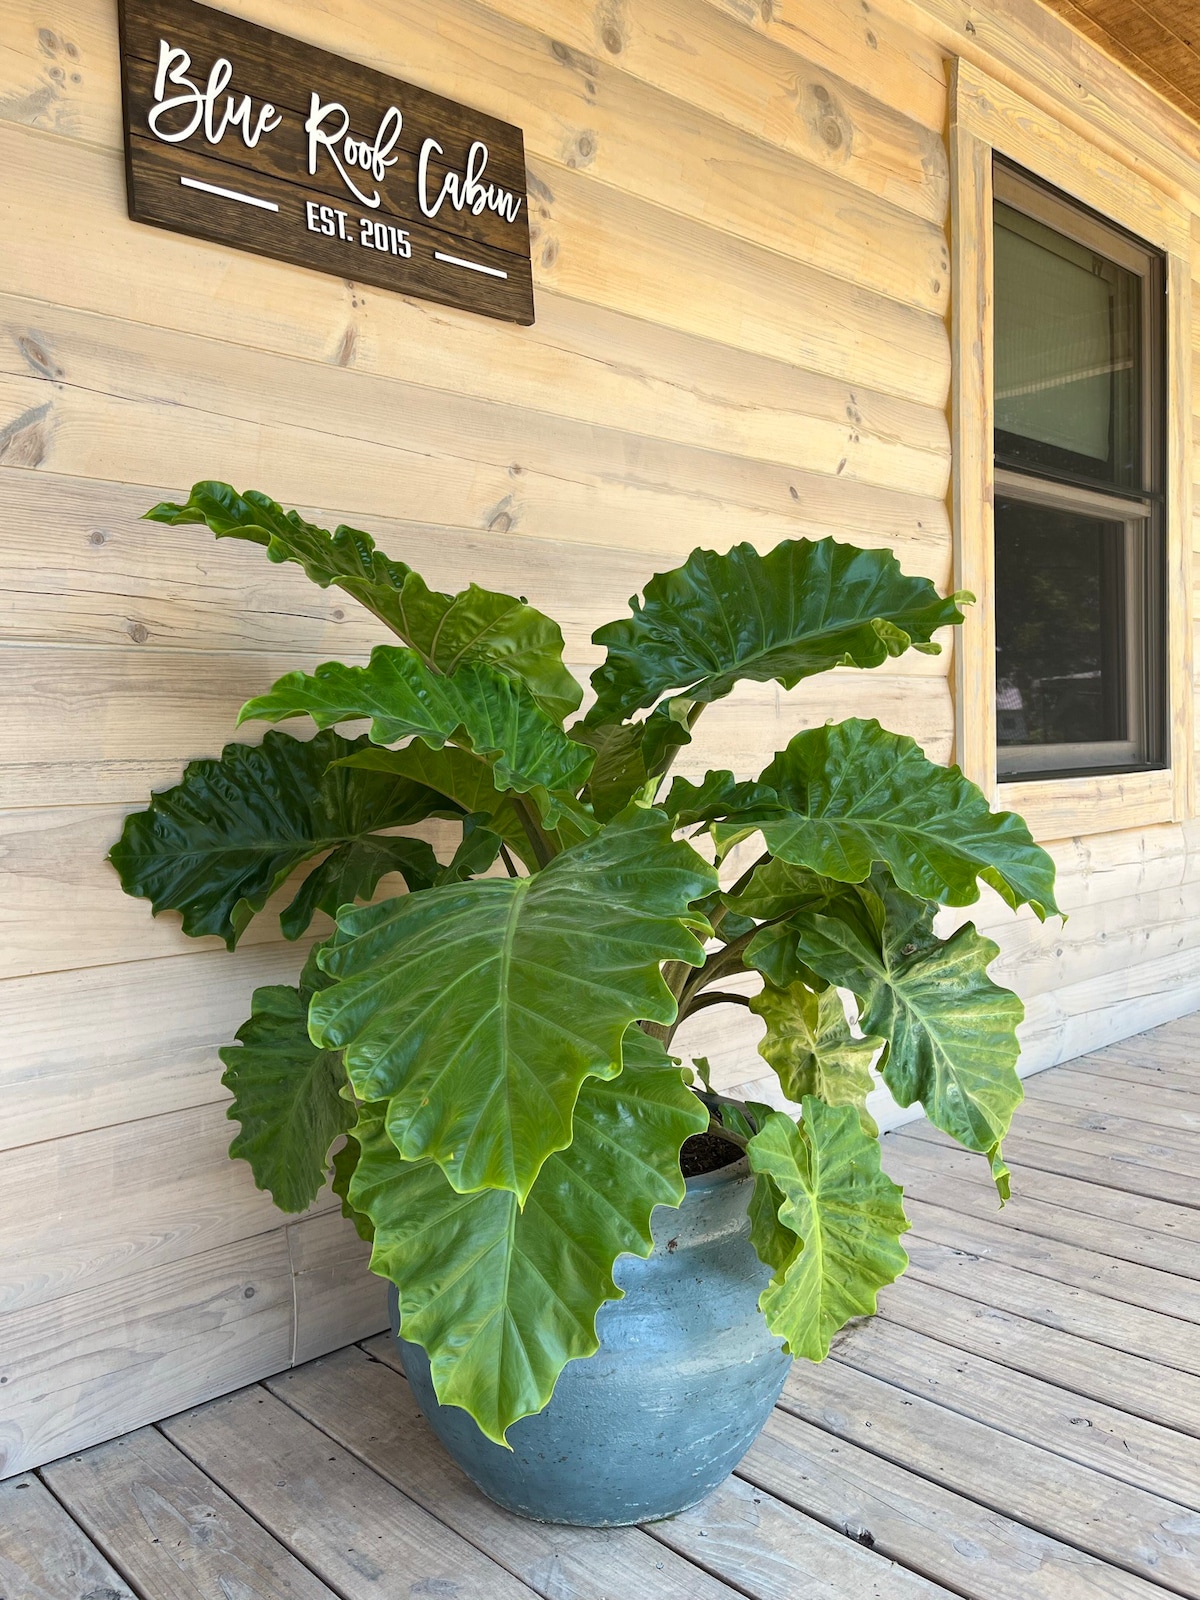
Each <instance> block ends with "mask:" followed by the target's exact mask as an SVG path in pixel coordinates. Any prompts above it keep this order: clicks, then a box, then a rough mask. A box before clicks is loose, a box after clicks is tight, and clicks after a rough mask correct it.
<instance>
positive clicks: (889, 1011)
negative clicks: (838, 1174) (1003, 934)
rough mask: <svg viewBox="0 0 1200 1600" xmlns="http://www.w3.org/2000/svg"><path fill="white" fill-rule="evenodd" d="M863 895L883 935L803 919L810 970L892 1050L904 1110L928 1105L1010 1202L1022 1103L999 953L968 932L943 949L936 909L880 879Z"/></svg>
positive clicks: (800, 929)
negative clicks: (1007, 1155) (838, 990)
mask: <svg viewBox="0 0 1200 1600" xmlns="http://www.w3.org/2000/svg"><path fill="white" fill-rule="evenodd" d="M859 892H860V893H861V894H863V898H864V903H865V904H866V905H867V906H868V907H870V908H872V911H873V919H874V922H875V926H876V930H877V931H876V935H875V937H873V938H870V937H867V936H866V935H865V934H864V931H863V923H862V922H861V921H860V922H858V923H851V922H848V921H845V920H843V919H842V918H840V917H830V916H811V917H809V916H801V917H797V918H796V920H795V924H794V927H795V931H796V934H797V939H798V949H799V954H800V957H801V959H802V960H804V961H806V962H807V963H808V964H809V966H811V967H812V968H813V970H814V971H816V972H818V973H819V974H820V976H821V977H822V978H824V979H825V981H826V982H827V983H836V984H839V985H840V986H841V987H842V988H845V989H849V990H851V991H852V993H854V994H855V995H857V996H858V999H859V1002H860V1004H861V1007H862V1010H861V1014H860V1020H861V1023H862V1026H863V1028H864V1029H865V1030H866V1031H868V1032H870V1033H875V1034H880V1035H881V1036H882V1037H883V1038H884V1039H886V1040H887V1041H888V1048H887V1054H886V1058H885V1059H884V1061H883V1062H882V1063H881V1066H882V1072H883V1080H884V1082H885V1083H886V1084H887V1086H888V1088H889V1089H890V1090H891V1092H892V1095H893V1096H894V1097H895V1099H896V1100H897V1102H898V1103H899V1104H900V1105H902V1106H909V1105H912V1104H913V1103H914V1101H918V1100H919V1101H920V1102H921V1104H922V1106H923V1107H924V1108H925V1114H926V1116H927V1117H928V1118H929V1120H930V1121H931V1122H932V1123H933V1124H934V1125H935V1126H936V1127H939V1128H941V1130H942V1131H943V1133H948V1134H950V1136H951V1137H952V1138H954V1139H957V1140H958V1141H959V1143H960V1144H962V1145H965V1146H966V1147H967V1149H969V1150H978V1151H980V1152H982V1153H983V1154H984V1155H986V1156H987V1158H988V1160H989V1161H990V1162H991V1164H992V1170H993V1174H994V1176H995V1178H996V1181H997V1185H998V1187H999V1189H1000V1192H1001V1195H1002V1197H1004V1196H1006V1194H1007V1169H1006V1168H1005V1167H1004V1166H1003V1162H1002V1159H1001V1155H1000V1144H1001V1140H1002V1139H1003V1138H1004V1136H1005V1134H1006V1133H1007V1132H1008V1127H1009V1124H1010V1122H1011V1121H1012V1115H1013V1112H1014V1111H1015V1110H1016V1108H1017V1106H1018V1105H1019V1104H1020V1103H1021V1099H1022V1094H1023V1091H1022V1089H1021V1082H1020V1079H1019V1078H1018V1077H1017V1073H1016V1064H1017V1057H1018V1055H1019V1053H1020V1049H1019V1046H1018V1043H1017V1032H1016V1030H1017V1026H1018V1024H1019V1023H1020V1022H1021V1019H1022V1018H1023V1016H1024V1014H1025V1008H1024V1006H1022V1004H1021V1002H1020V1000H1018V998H1017V996H1016V995H1015V994H1012V993H1011V992H1010V991H1009V990H1007V989H1002V988H1000V986H999V985H998V984H995V983H993V982H992V980H991V979H990V978H989V977H988V975H987V967H988V963H989V962H991V961H993V960H994V959H995V957H996V956H997V955H998V954H999V950H998V948H997V946H996V945H994V944H993V943H992V942H991V940H990V939H984V938H982V937H981V936H980V935H979V934H978V933H976V931H975V929H974V928H973V927H972V925H971V924H970V923H969V922H968V923H965V924H964V925H963V926H962V927H961V928H959V929H958V930H957V932H955V933H954V934H952V935H951V937H950V938H949V939H939V938H938V937H937V935H936V934H935V933H934V932H933V914H934V912H935V910H936V907H935V906H932V905H929V904H927V903H926V902H925V901H922V900H916V899H914V898H913V897H912V896H911V895H906V894H903V893H902V892H901V891H900V890H898V889H896V888H895V887H894V886H892V885H890V884H886V883H885V882H883V880H882V876H881V875H880V874H879V873H876V875H875V877H874V878H873V880H872V887H871V888H870V889H867V890H865V891H859Z"/></svg>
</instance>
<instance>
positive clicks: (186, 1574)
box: [43, 1428, 335, 1600]
mask: <svg viewBox="0 0 1200 1600" xmlns="http://www.w3.org/2000/svg"><path fill="white" fill-rule="evenodd" d="M43 1477H44V1478H45V1479H46V1482H47V1483H48V1484H49V1485H50V1487H51V1488H52V1489H53V1490H54V1492H55V1494H56V1495H57V1496H58V1497H59V1499H60V1500H61V1501H62V1503H63V1504H64V1505H65V1506H66V1507H67V1509H68V1510H69V1511H70V1513H71V1515H72V1516H73V1517H74V1518H75V1520H76V1521H77V1522H78V1523H79V1524H80V1525H81V1526H82V1527H83V1528H85V1529H86V1530H87V1532H88V1533H89V1534H90V1535H91V1537H92V1538H93V1539H94V1540H95V1541H96V1543H97V1545H99V1546H100V1548H101V1549H103V1550H106V1551H108V1552H109V1554H110V1555H112V1556H113V1557H114V1558H119V1559H120V1562H121V1566H122V1568H123V1569H124V1571H126V1572H127V1573H128V1574H129V1577H130V1578H131V1579H132V1581H133V1582H134V1583H135V1584H137V1586H138V1588H139V1589H140V1590H141V1592H142V1593H143V1594H145V1595H149V1596H153V1600H335V1596H334V1592H333V1590H332V1589H330V1588H328V1587H327V1586H326V1585H325V1584H323V1583H322V1582H321V1581H320V1579H318V1578H315V1577H314V1576H313V1574H312V1573H311V1572H309V1570H308V1569H307V1567H305V1566H303V1565H302V1564H301V1563H300V1562H299V1561H298V1560H297V1559H296V1557H295V1556H293V1555H292V1554H291V1552H290V1551H288V1550H286V1549H285V1548H284V1547H283V1545H281V1544H280V1543H279V1541H278V1540H276V1539H273V1538H272V1537H271V1535H270V1534H269V1533H267V1532H266V1531H265V1529H263V1528H262V1527H260V1526H259V1524H258V1523H257V1522H255V1520H254V1518H253V1517H250V1516H248V1515H247V1514H246V1512H245V1511H243V1510H242V1508H241V1507H240V1506H239V1505H238V1504H237V1503H236V1502H235V1501H233V1500H231V1499H230V1498H229V1496H228V1495H227V1494H225V1493H224V1492H223V1491H222V1490H220V1489H219V1488H218V1487H217V1486H216V1484H215V1483H213V1481H212V1480H211V1479H210V1478H208V1477H206V1476H205V1474H204V1473H203V1472H201V1471H200V1469H199V1468H198V1467H197V1466H195V1465H194V1464H193V1463H192V1462H191V1461H189V1460H188V1458H187V1457H186V1456H185V1455H183V1454H182V1452H181V1451H179V1450H177V1449H176V1448H175V1446H174V1445H173V1444H171V1443H170V1442H169V1441H168V1440H167V1439H164V1438H163V1436H162V1434H161V1433H159V1432H158V1430H157V1429H155V1428H139V1429H138V1431H137V1432H136V1433H129V1434H126V1435H125V1436H124V1438H121V1439H114V1440H113V1441H112V1443H111V1444H102V1445H97V1446H96V1447H95V1449H92V1450H87V1451H85V1452H84V1453H83V1454H81V1455H78V1456H67V1457H65V1458H64V1459H63V1460H62V1461H57V1462H55V1463H54V1464H53V1465H52V1466H49V1467H46V1468H44V1469H43Z"/></svg>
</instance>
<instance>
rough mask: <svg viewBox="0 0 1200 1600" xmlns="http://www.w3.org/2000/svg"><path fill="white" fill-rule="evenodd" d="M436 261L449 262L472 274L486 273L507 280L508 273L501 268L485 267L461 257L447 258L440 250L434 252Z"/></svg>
mask: <svg viewBox="0 0 1200 1600" xmlns="http://www.w3.org/2000/svg"><path fill="white" fill-rule="evenodd" d="M433 259H434V260H435V261H448V262H449V263H450V265H451V266H452V267H467V268H468V269H469V270H470V271H471V272H486V273H487V275H488V277H489V278H507V277H508V273H507V272H501V271H500V268H499V267H485V266H483V265H482V264H481V263H480V262H478V261H464V260H463V258H462V257H461V256H446V255H443V254H442V252H441V251H440V250H435V251H434V252H433Z"/></svg>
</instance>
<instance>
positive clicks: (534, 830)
mask: <svg viewBox="0 0 1200 1600" xmlns="http://www.w3.org/2000/svg"><path fill="white" fill-rule="evenodd" d="M512 803H513V809H514V810H515V811H516V813H517V815H518V817H520V819H521V826H522V827H523V828H524V829H525V836H526V838H527V839H528V840H529V843H530V846H531V848H532V850H533V854H534V857H535V859H536V861H537V864H538V866H539V867H548V866H549V865H550V863H551V862H552V861H553V860H554V857H555V855H556V854H557V851H556V850H555V849H554V847H553V845H552V844H551V843H550V840H549V839H548V838H547V837H546V833H545V830H544V829H543V827H542V825H541V823H540V822H539V821H538V819H537V816H536V814H535V812H534V809H533V807H532V806H531V805H530V803H529V801H528V800H526V798H525V796H524V795H523V794H514V795H513V797H512Z"/></svg>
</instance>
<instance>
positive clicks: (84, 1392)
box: [0, 1228, 293, 1476]
mask: <svg viewBox="0 0 1200 1600" xmlns="http://www.w3.org/2000/svg"><path fill="white" fill-rule="evenodd" d="M292 1324H293V1313H292V1274H291V1268H290V1264H289V1261H288V1251H287V1243H286V1241H285V1239H284V1234H283V1229H282V1228H280V1229H277V1230H276V1231H275V1232H274V1233H271V1234H266V1235H262V1234H260V1235H258V1236H257V1237H255V1238H252V1239H247V1240H243V1241H242V1242H240V1243H238V1244H235V1245H229V1246H226V1247H224V1248H222V1249H220V1250H213V1251H208V1252H206V1253H204V1254H203V1255H198V1256H191V1257H189V1258H188V1259H187V1260H184V1261H177V1262H172V1263H171V1264H170V1265H168V1266H164V1267H159V1268H156V1269H155V1270H153V1271H151V1272H146V1273H138V1274H129V1275H127V1276H126V1277H124V1278H123V1279H121V1280H119V1281H118V1282H116V1283H112V1284H106V1285H104V1286H103V1287H101V1288H99V1289H94V1290H85V1291H83V1292H82V1293H80V1294H75V1295H67V1296H65V1297H63V1298H62V1299H59V1300H50V1301H47V1302H46V1303H44V1304H42V1305H38V1306H34V1307H31V1308H30V1309H28V1310H26V1311H18V1312H13V1313H11V1314H9V1315H8V1316H7V1317H6V1318H5V1330H4V1343H3V1348H2V1349H0V1366H2V1368H3V1370H2V1371H0V1377H3V1378H4V1379H6V1380H7V1382H6V1383H5V1385H4V1397H5V1398H4V1411H3V1417H2V1418H0V1476H7V1475H8V1474H10V1473H14V1472H19V1471H21V1470H22V1469H24V1468H26V1467H29V1466H36V1465H39V1464H40V1463H42V1462H43V1461H51V1460H53V1459H54V1458H55V1457H57V1456H61V1455H66V1454H67V1453H68V1452H70V1451H72V1450H79V1449H83V1448H85V1447H86V1446H87V1445H90V1444H94V1443H95V1442H96V1441H98V1440H102V1439H110V1438H112V1437H113V1436H114V1435H116V1434H119V1433H124V1432H126V1431H127V1430H128V1429H130V1428H138V1427H141V1426H142V1425H143V1424H144V1423H147V1422H152V1421H154V1420H155V1419H156V1418H158V1417H161V1416H164V1415H166V1414H167V1413H168V1412H170V1411H171V1410H172V1409H173V1408H175V1407H177V1406H179V1405H180V1404H181V1403H182V1404H184V1405H187V1404H188V1403H189V1401H196V1400H199V1399H200V1397H201V1396H208V1395H210V1394H212V1393H213V1392H214V1390H215V1391H218V1392H221V1391H224V1390H226V1389H234V1388H237V1387H238V1385H239V1384H244V1383H250V1382H253V1381H254V1380H256V1379H257V1378H261V1377H265V1376H266V1374H267V1373H270V1372H278V1371H280V1370H281V1369H282V1368H284V1367H286V1366H287V1364H288V1362H289V1360H290V1359H291V1353H292Z"/></svg>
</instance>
